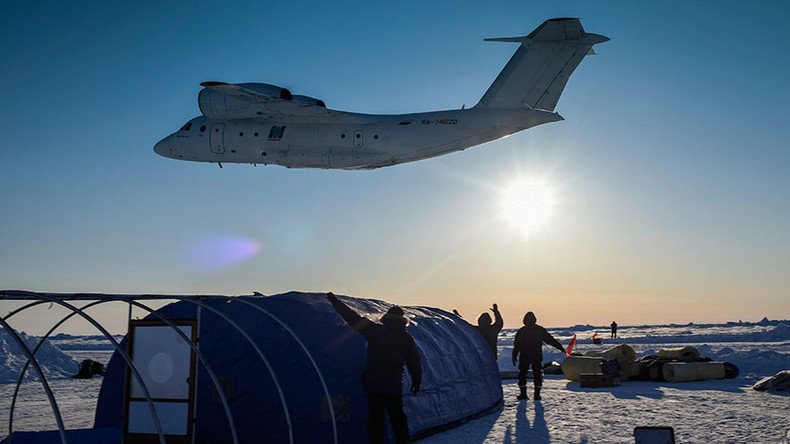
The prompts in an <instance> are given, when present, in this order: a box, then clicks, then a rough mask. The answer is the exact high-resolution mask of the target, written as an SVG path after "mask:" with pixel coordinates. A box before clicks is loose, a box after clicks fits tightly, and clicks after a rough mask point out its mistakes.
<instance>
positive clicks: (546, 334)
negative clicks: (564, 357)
mask: <svg viewBox="0 0 790 444" xmlns="http://www.w3.org/2000/svg"><path fill="white" fill-rule="evenodd" d="M543 342H545V343H546V344H549V345H550V346H552V347H554V348H556V349H558V350H559V351H561V352H563V353H565V347H563V346H562V344H560V341H558V340H556V339H554V336H552V335H551V333H549V332H548V330H546V329H545V328H544V329H543Z"/></svg>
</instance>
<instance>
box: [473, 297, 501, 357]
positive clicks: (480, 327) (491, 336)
mask: <svg viewBox="0 0 790 444" xmlns="http://www.w3.org/2000/svg"><path fill="white" fill-rule="evenodd" d="M491 311H493V312H494V323H493V324H492V323H491V315H489V314H488V313H483V314H481V315H480V317H479V318H477V331H478V332H480V336H482V337H483V339H485V341H486V343H487V344H488V346H489V347H491V351H492V352H494V359H496V358H497V357H499V352H498V351H497V347H496V343H497V338H498V337H499V332H500V331H502V325H503V321H502V315H501V314H500V313H499V307H497V305H496V304H494V305H493V307H491Z"/></svg>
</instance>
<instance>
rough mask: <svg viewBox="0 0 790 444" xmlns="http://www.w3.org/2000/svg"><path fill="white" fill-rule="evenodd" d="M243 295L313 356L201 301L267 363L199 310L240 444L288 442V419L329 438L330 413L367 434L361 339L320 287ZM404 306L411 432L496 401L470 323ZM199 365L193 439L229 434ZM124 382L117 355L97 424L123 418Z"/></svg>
mask: <svg viewBox="0 0 790 444" xmlns="http://www.w3.org/2000/svg"><path fill="white" fill-rule="evenodd" d="M240 298H243V299H244V300H245V301H249V302H250V303H253V304H255V305H256V306H259V307H261V308H263V309H265V310H266V311H268V312H270V313H272V314H273V315H274V316H276V317H277V318H278V319H279V320H280V321H282V322H283V323H284V324H286V325H287V326H288V328H290V329H291V330H292V331H293V332H294V333H295V335H296V337H298V340H300V341H301V342H302V344H304V346H305V347H306V349H307V352H309V354H310V356H308V354H307V353H305V351H304V350H303V349H302V348H301V346H300V344H299V342H298V341H297V339H295V338H294V336H293V335H291V333H290V332H288V331H287V330H286V329H285V328H283V326H281V325H280V324H278V323H277V322H276V321H275V320H274V319H272V318H269V317H267V316H266V315H264V314H262V313H261V312H259V311H258V310H255V309H253V308H251V307H249V306H247V305H245V304H243V303H233V301H232V300H230V301H229V300H228V299H223V298H214V297H206V298H201V299H200V301H201V302H202V303H204V304H206V305H207V306H208V307H211V308H212V309H214V310H217V311H219V312H221V313H222V314H223V315H224V316H227V317H228V318H229V319H232V321H233V322H234V323H235V324H237V325H238V326H239V327H241V328H242V329H243V330H244V331H245V332H246V333H247V334H248V335H249V337H250V338H251V339H252V341H253V342H254V343H255V344H256V345H257V347H258V348H259V349H260V350H261V351H262V352H263V353H264V355H265V357H266V358H267V360H268V362H269V365H270V367H271V372H270V371H269V369H268V368H267V367H266V365H265V363H264V362H263V361H262V360H261V358H260V356H259V355H258V354H257V352H256V350H255V348H254V347H253V346H252V345H251V344H250V343H249V342H248V341H247V340H246V339H245V338H244V337H243V335H242V334H241V333H240V332H239V331H238V330H237V329H235V328H234V327H233V326H232V325H231V324H230V323H229V322H228V321H227V320H225V319H223V317H222V316H220V315H218V314H216V313H213V312H212V311H211V310H207V309H205V308H204V309H201V311H200V326H199V331H200V333H199V336H200V343H199V347H200V351H201V353H202V354H203V355H204V356H205V358H206V360H207V361H208V362H209V364H210V365H211V367H212V369H213V371H214V373H215V374H216V375H217V377H218V378H219V380H220V381H221V383H222V385H223V387H224V393H225V395H226V398H227V400H228V403H229V406H230V409H231V412H232V416H233V420H234V423H235V427H236V431H237V433H238V438H239V442H261V441H263V440H265V441H266V442H288V441H289V428H288V421H290V423H291V427H290V433H292V434H293V441H294V442H297V443H300V442H311V443H319V442H327V443H329V442H334V438H333V436H334V432H333V423H332V413H334V417H335V427H336V430H337V442H341V443H355V442H359V443H362V442H366V439H367V436H366V419H367V398H366V396H365V394H364V392H363V391H362V387H361V385H360V375H361V373H362V370H363V369H364V366H365V341H364V339H363V338H362V337H361V336H360V335H358V334H356V333H355V332H354V331H353V330H352V329H351V328H350V327H349V326H348V325H347V324H346V323H345V322H344V321H343V320H342V319H341V318H340V316H339V315H338V314H337V313H336V312H335V311H334V309H333V308H332V307H331V305H330V304H329V302H328V301H327V300H326V298H325V296H324V295H323V294H315V293H313V294H309V293H296V292H292V293H287V294H282V295H277V296H270V297H257V296H253V297H240ZM233 299H236V298H233ZM341 299H342V300H343V301H344V302H345V303H347V304H348V305H349V306H351V307H352V308H353V309H354V310H356V311H357V312H358V313H360V314H362V315H364V316H367V317H368V318H370V319H372V320H378V318H379V316H380V315H381V314H383V313H384V312H385V311H386V310H387V309H388V308H390V307H391V306H392V305H391V304H388V303H385V302H382V301H377V300H372V299H356V298H348V297H341ZM404 310H405V312H406V314H407V316H408V317H409V318H410V319H411V324H410V326H409V332H410V333H411V334H412V335H413V336H414V339H415V341H416V343H417V346H418V348H419V349H420V356H421V358H422V367H423V383H422V390H421V392H420V393H418V394H417V395H411V394H409V393H408V392H407V389H408V387H409V385H410V383H409V382H410V381H409V380H408V379H409V377H408V372H407V373H406V376H405V381H404V410H405V411H406V414H407V416H408V418H409V432H410V434H411V435H412V436H418V435H423V434H426V433H429V432H430V431H432V430H436V429H441V428H443V427H447V426H449V425H451V424H453V423H455V422H458V421H462V420H465V419H467V418H469V417H473V416H475V415H478V414H480V413H483V412H486V411H489V410H490V409H492V408H494V407H497V406H498V405H499V404H500V402H501V399H502V387H501V383H500V380H499V370H498V368H497V365H496V362H495V360H494V359H493V356H492V354H491V351H490V349H489V348H488V346H487V345H486V343H485V341H484V340H483V338H482V337H481V336H480V335H479V334H478V333H477V331H476V330H475V329H474V327H472V326H471V325H469V324H468V323H467V322H465V321H463V320H462V319H461V318H459V317H457V316H455V315H452V314H450V313H447V312H445V311H443V310H439V309H435V308H427V307H404ZM158 312H159V313H160V314H162V315H164V316H166V317H167V318H169V319H172V320H176V319H178V320H190V319H196V318H197V306H196V305H195V304H192V303H190V302H186V301H179V302H175V303H172V304H170V305H167V306H165V307H163V308H161V309H159V310H158ZM147 319H155V318H154V317H152V316H149V317H148V318H147ZM311 358H312V360H313V361H314V362H315V367H314V366H313V362H311ZM198 367H199V370H198V372H199V373H198V378H197V388H196V397H195V409H196V422H195V432H194V433H195V436H196V437H197V439H196V442H231V438H230V436H231V435H230V427H229V425H228V420H227V417H226V415H225V411H224V409H223V406H222V404H221V403H220V401H219V400H218V399H217V398H218V396H217V392H216V390H215V389H214V386H213V385H212V381H211V380H210V379H209V378H208V377H205V376H204V375H205V372H204V369H203V368H202V367H201V366H200V365H198ZM316 367H317V369H318V371H316ZM319 372H320V374H319ZM201 375H203V376H201ZM322 379H323V383H324V384H325V387H326V389H327V390H326V391H328V393H329V395H330V399H331V400H332V403H331V406H333V408H332V409H330V408H329V403H328V402H327V399H326V396H325V390H324V385H323V384H322ZM124 384H125V378H124V363H123V361H122V360H121V359H120V357H119V356H115V355H114V356H113V358H112V359H111V361H110V364H109V365H108V367H107V372H106V375H105V377H104V381H103V384H102V388H101V392H100V394H99V400H98V404H97V409H96V423H95V427H97V428H99V427H120V426H121V425H122V423H123V414H124V406H123V398H124V390H125V385H124ZM278 386H279V387H278ZM278 393H282V398H281V397H280V396H279V394H278ZM286 412H287V418H286Z"/></svg>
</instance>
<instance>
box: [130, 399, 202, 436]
mask: <svg viewBox="0 0 790 444" xmlns="http://www.w3.org/2000/svg"><path fill="white" fill-rule="evenodd" d="M154 408H155V409H156V414H157V416H159V423H160V424H161V425H162V431H163V432H164V434H165V435H180V436H183V435H186V434H187V430H188V425H189V404H188V403H186V402H154ZM154 424H155V423H154V417H153V415H151V410H150V409H149V407H148V403H147V402H145V401H130V402H129V433H146V434H156V426H155V425H154Z"/></svg>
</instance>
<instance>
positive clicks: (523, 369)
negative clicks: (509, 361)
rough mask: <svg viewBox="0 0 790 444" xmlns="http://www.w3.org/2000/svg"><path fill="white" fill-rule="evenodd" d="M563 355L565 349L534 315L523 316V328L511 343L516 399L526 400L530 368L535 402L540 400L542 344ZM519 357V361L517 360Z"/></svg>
mask: <svg viewBox="0 0 790 444" xmlns="http://www.w3.org/2000/svg"><path fill="white" fill-rule="evenodd" d="M544 342H545V343H547V344H549V345H551V346H552V347H555V348H557V349H558V350H560V351H562V352H563V353H565V347H563V346H562V344H560V342H559V341H558V340H556V339H554V336H552V335H551V334H550V333H549V332H548V331H546V329H545V328H543V327H542V326H540V325H538V324H537V318H536V317H535V313H532V312H531V311H530V312H527V314H526V315H524V326H523V327H521V328H520V329H519V330H518V332H516V339H515V341H514V342H513V365H518V388H519V395H518V399H519V400H521V399H528V396H527V370H529V367H532V375H533V377H534V380H535V393H534V395H535V396H534V397H535V399H536V400H539V399H540V389H541V387H543V343H544ZM519 355H520V359H519Z"/></svg>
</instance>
